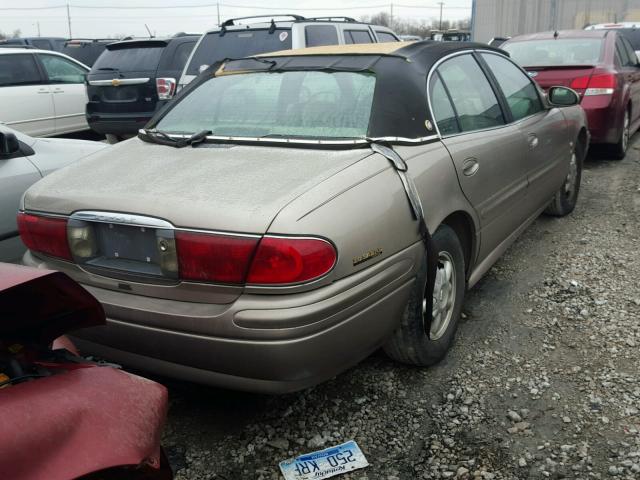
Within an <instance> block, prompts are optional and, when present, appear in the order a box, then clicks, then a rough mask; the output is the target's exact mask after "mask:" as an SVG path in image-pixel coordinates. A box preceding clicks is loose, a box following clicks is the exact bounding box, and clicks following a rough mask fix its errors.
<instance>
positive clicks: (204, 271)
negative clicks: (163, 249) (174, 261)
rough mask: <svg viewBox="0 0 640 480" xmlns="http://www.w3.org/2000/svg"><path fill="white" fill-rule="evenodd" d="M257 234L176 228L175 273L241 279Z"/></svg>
mask: <svg viewBox="0 0 640 480" xmlns="http://www.w3.org/2000/svg"><path fill="white" fill-rule="evenodd" d="M258 241H259V239H258V238H252V237H233V236H226V235H213V234H207V233H193V232H176V250H177V252H178V269H179V276H180V278H182V279H183V280H194V281H201V282H221V283H243V282H244V280H245V278H246V275H247V270H248V269H249V263H250V262H251V257H252V256H253V252H254V251H255V248H256V245H257V244H258Z"/></svg>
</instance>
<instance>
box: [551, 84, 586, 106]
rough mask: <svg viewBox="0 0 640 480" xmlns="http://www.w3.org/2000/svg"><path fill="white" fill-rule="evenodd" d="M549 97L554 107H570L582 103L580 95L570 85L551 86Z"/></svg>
mask: <svg viewBox="0 0 640 480" xmlns="http://www.w3.org/2000/svg"><path fill="white" fill-rule="evenodd" d="M547 99H548V100H549V103H550V104H551V105H553V106H554V107H570V106H571V105H578V104H579V103H580V95H578V94H577V93H576V91H575V90H572V89H571V88H568V87H551V88H550V89H549V91H548V92H547Z"/></svg>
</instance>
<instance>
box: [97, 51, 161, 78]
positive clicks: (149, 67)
mask: <svg viewBox="0 0 640 480" xmlns="http://www.w3.org/2000/svg"><path fill="white" fill-rule="evenodd" d="M164 49H165V45H162V46H160V45H156V46H153V47H124V48H123V47H116V48H111V49H109V48H107V49H106V50H105V51H104V52H102V55H100V57H99V58H98V60H96V63H94V64H93V69H92V70H93V71H97V70H114V71H120V72H136V71H156V69H157V68H158V63H159V62H160V56H161V55H162V52H163V50H164Z"/></svg>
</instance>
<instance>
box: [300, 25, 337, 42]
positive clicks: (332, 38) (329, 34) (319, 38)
mask: <svg viewBox="0 0 640 480" xmlns="http://www.w3.org/2000/svg"><path fill="white" fill-rule="evenodd" d="M304 35H305V39H306V46H307V47H321V46H323V45H337V44H338V43H340V42H339V41H338V30H336V27H334V26H333V25H307V26H306V27H305V29H304Z"/></svg>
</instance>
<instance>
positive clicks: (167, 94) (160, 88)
mask: <svg viewBox="0 0 640 480" xmlns="http://www.w3.org/2000/svg"><path fill="white" fill-rule="evenodd" d="M156 91H157V92H158V98H159V99H160V100H169V99H170V98H172V97H173V95H174V94H175V93H176V79H175V78H156Z"/></svg>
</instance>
